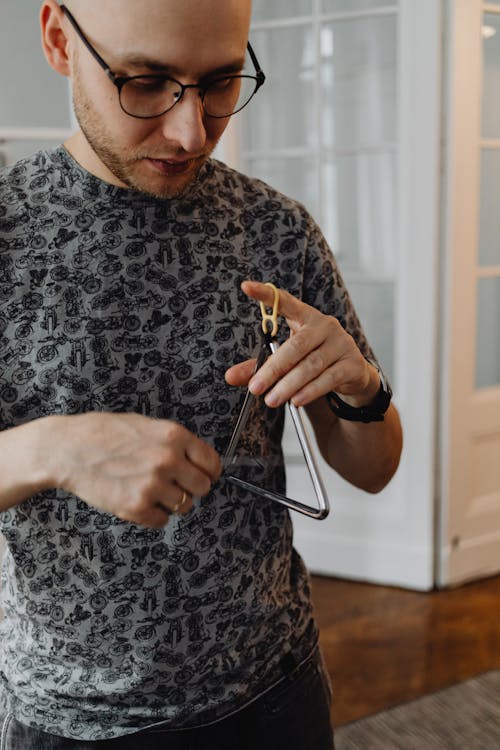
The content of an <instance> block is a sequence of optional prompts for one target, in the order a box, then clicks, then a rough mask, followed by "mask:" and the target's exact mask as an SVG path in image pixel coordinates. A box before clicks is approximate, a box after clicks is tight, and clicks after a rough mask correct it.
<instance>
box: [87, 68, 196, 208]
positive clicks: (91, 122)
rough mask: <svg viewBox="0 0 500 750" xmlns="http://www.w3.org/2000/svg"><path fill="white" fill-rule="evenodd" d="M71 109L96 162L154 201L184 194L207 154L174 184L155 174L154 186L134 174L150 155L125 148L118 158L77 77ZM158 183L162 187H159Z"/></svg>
mask: <svg viewBox="0 0 500 750" xmlns="http://www.w3.org/2000/svg"><path fill="white" fill-rule="evenodd" d="M73 108H74V111H75V116H76V119H77V122H78V125H79V126H80V129H81V131H82V133H83V135H84V136H85V138H86V140H87V142H88V143H89V145H90V147H91V148H92V150H93V151H94V152H95V154H96V155H97V156H98V158H99V159H100V161H101V162H102V163H103V164H104V165H105V166H106V167H107V168H108V169H109V171H110V172H111V173H112V174H113V175H114V176H115V177H116V178H117V179H118V180H120V182H122V183H123V184H124V185H126V186H127V187H128V188H130V189H132V190H137V191H139V192H141V193H146V194H147V195H151V196H153V197H154V198H166V199H170V198H178V197H179V196H181V195H183V194H184V193H185V192H187V191H188V190H189V187H190V186H191V185H192V184H193V182H194V181H195V180H196V179H197V177H198V174H199V172H200V169H201V168H202V166H203V165H204V164H205V162H206V161H207V159H208V157H209V155H210V153H207V154H206V155H205V158H204V159H202V160H199V162H198V163H197V165H196V169H195V170H193V171H192V172H190V174H189V175H188V176H186V178H185V179H184V180H177V184H176V185H172V184H168V182H167V179H168V178H163V180H162V178H161V175H158V185H154V183H153V177H152V178H151V179H150V180H147V178H142V179H141V177H140V176H138V175H137V166H138V165H140V164H141V161H142V160H144V158H147V157H151V156H153V158H154V154H146V153H144V154H142V155H141V154H139V153H135V154H134V152H133V150H132V149H129V150H127V157H126V158H125V157H123V156H122V155H121V152H120V151H119V150H118V149H117V148H116V147H115V146H114V145H113V137H112V136H111V134H110V133H109V132H108V131H107V129H106V127H105V125H104V123H103V120H102V117H100V116H99V114H98V113H97V112H96V111H95V109H94V107H93V105H92V102H91V101H90V99H89V98H88V97H87V96H86V94H85V92H84V90H83V87H82V85H81V83H80V80H79V77H78V76H75V78H74V82H73ZM134 166H135V167H136V169H135V170H134ZM161 182H163V184H160V183H161Z"/></svg>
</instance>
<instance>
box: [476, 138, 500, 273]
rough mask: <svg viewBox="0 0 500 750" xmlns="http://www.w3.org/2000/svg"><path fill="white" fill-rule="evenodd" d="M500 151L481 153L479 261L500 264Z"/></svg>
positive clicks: (494, 264) (487, 150)
mask: <svg viewBox="0 0 500 750" xmlns="http://www.w3.org/2000/svg"><path fill="white" fill-rule="evenodd" d="M499 195H500V151H493V150H490V149H485V150H483V152H482V154H481V201H480V226H479V263H480V265H482V266H500V212H499V210H498V196H499Z"/></svg>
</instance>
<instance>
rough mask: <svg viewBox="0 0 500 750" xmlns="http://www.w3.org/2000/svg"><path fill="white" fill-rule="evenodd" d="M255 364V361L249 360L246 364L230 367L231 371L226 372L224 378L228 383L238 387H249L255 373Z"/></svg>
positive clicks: (241, 363)
mask: <svg viewBox="0 0 500 750" xmlns="http://www.w3.org/2000/svg"><path fill="white" fill-rule="evenodd" d="M255 363H256V360H255V359H247V360H246V361H245V362H240V363H239V364H237V365H233V367H230V368H229V370H226V373H225V376H224V377H225V379H226V383H228V384H229V385H238V386H245V385H248V381H249V380H250V378H251V377H252V375H253V374H254V372H255Z"/></svg>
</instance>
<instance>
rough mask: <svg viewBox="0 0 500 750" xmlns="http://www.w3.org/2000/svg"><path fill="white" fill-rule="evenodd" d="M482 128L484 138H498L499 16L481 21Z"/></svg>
mask: <svg viewBox="0 0 500 750" xmlns="http://www.w3.org/2000/svg"><path fill="white" fill-rule="evenodd" d="M482 33H483V126H482V132H483V136H484V137H485V138H500V97H499V96H498V92H499V91H500V16H498V15H493V14H492V13H485V15H484V20H483V28H482Z"/></svg>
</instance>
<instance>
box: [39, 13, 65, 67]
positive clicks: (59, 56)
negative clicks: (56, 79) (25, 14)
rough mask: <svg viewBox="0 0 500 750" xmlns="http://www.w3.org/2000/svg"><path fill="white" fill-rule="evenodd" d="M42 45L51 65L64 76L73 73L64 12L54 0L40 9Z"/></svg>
mask: <svg viewBox="0 0 500 750" xmlns="http://www.w3.org/2000/svg"><path fill="white" fill-rule="evenodd" d="M40 27H41V31H42V47H43V51H44V53H45V57H46V58H47V62H48V63H49V65H50V66H51V67H52V68H54V70H55V71H57V73H60V74H61V75H63V76H68V77H69V76H70V75H71V68H70V64H69V42H68V38H67V36H66V32H65V24H64V14H63V12H62V10H61V9H60V7H59V5H58V4H57V3H56V2H54V0H46V1H45V2H44V3H43V5H42V8H41V10H40Z"/></svg>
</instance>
